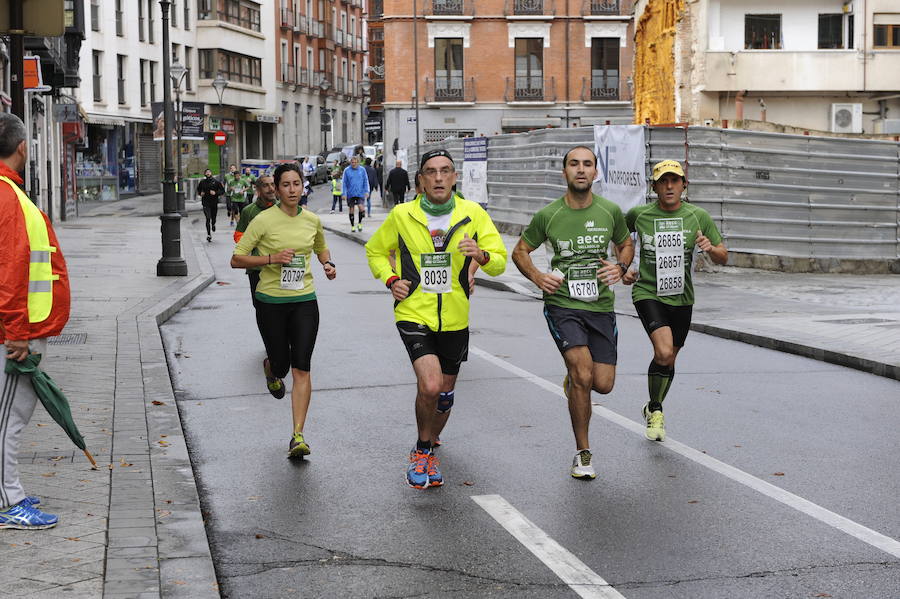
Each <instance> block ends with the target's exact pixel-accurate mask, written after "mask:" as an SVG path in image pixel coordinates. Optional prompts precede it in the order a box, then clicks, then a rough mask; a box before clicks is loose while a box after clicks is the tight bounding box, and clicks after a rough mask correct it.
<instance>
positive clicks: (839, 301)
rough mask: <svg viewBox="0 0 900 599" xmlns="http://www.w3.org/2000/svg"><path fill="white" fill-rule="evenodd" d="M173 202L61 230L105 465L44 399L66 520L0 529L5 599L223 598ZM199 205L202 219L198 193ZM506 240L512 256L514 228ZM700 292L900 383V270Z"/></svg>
mask: <svg viewBox="0 0 900 599" xmlns="http://www.w3.org/2000/svg"><path fill="white" fill-rule="evenodd" d="M326 195H327V193H326V191H325V189H324V187H317V193H316V194H314V196H313V202H312V205H311V209H312V210H314V211H316V212H317V213H318V214H320V216H321V217H322V220H323V223H324V225H325V227H326V228H327V229H328V230H329V231H330V233H331V234H336V235H340V236H342V237H347V238H352V239H354V240H355V241H357V242H359V243H363V242H364V240H366V239H368V238H369V236H370V235H371V234H372V232H373V231H374V230H375V229H376V228H377V226H378V225H379V224H380V223H381V222H383V220H384V218H385V216H386V212H385V211H384V210H382V209H380V208H379V207H378V206H376V209H375V214H374V215H373V216H372V217H371V218H366V220H365V221H364V227H365V230H364V231H363V232H362V233H350V223H349V220H348V218H347V213H346V212H344V213H339V214H330V212H329V211H328V209H327V208H328V207H329V206H326V201H325V197H324V196H326ZM328 202H330V199H328ZM377 204H379V205H380V202H377ZM161 206H162V199H161V197H160V196H159V195H156V196H143V197H136V198H130V199H127V200H122V201H119V202H114V203H103V204H95V205H90V206H84V207H81V209H80V215H81V216H80V217H79V218H78V219H75V220H72V221H68V222H66V223H62V224H60V225H58V226H57V227H56V229H57V233H58V235H59V237H60V243H61V245H62V249H63V252H64V254H65V256H66V259H67V262H68V265H69V273H70V277H71V282H72V294H73V298H72V299H73V302H72V319H71V320H70V322H69V325H68V327H67V328H66V330H65V331H64V333H63V335H61V336H60V337H58V338H56V339H54V341H53V342H52V344H51V345H50V346H49V351H48V353H49V355H48V358H47V362H46V365H47V370H48V372H49V373H50V374H51V376H53V377H54V379H55V380H56V381H57V382H58V383H60V385H61V386H62V387H63V389H64V391H65V392H66V394H67V395H68V396H69V398H70V399H71V400H72V405H73V414H74V417H75V421H76V422H77V423H78V425H79V428H80V429H81V432H82V433H83V434H84V436H85V439H86V441H87V444H88V447H89V449H90V450H91V451H92V452H93V453H94V455H95V456H96V458H97V461H98V463H99V464H100V466H101V467H100V469H99V470H91V469H90V465H89V464H88V463H87V460H86V459H85V458H84V457H83V456H82V455H81V452H80V451H79V450H77V449H75V448H74V447H73V446H72V445H71V443H70V442H69V440H68V438H67V437H66V436H65V434H64V433H63V432H62V431H61V430H60V429H59V428H58V427H57V425H56V424H55V423H53V422H52V420H51V419H50V417H49V416H48V415H47V413H46V411H45V410H43V408H40V407H39V408H37V409H36V411H35V416H34V418H33V419H32V421H31V424H30V425H29V426H28V428H27V429H26V430H25V432H24V434H23V441H22V449H23V451H22V454H21V455H20V470H21V474H22V478H23V481H24V483H25V485H26V487H27V491H28V492H29V493H30V494H36V495H38V496H40V497H41V498H42V499H43V502H44V503H43V507H44V508H46V510H47V511H48V512H50V513H53V514H58V515H59V516H60V524H59V525H58V526H57V527H56V528H54V529H50V530H47V531H42V532H33V531H17V530H3V531H0V535H2V542H0V576H2V578H3V580H4V584H3V585H2V591H0V593H2V594H3V595H5V596H6V595H8V596H15V597H44V598H48V599H58V598H59V597H60V596H61V595H65V596H66V597H77V598H85V599H87V598H90V599H99V598H100V597H109V598H115V597H148V598H158V597H176V598H180V597H184V598H190V599H195V598H200V599H202V598H205V597H218V589H217V587H216V578H215V572H214V570H213V564H212V559H211V556H210V550H209V545H208V541H207V537H206V531H205V529H204V525H203V516H202V514H201V511H200V505H199V500H198V495H197V488H196V483H195V481H194V476H193V470H192V468H191V464H190V460H189V458H188V453H187V447H186V445H185V440H184V434H183V431H182V429H181V421H180V419H179V416H178V411H177V408H176V406H175V398H174V395H173V391H172V385H171V382H170V379H169V374H168V369H167V365H166V361H165V355H164V352H163V347H162V341H161V338H160V334H159V328H158V326H159V324H160V323H162V322H164V321H165V320H166V319H167V318H168V317H169V316H171V314H173V313H175V312H176V311H177V310H178V309H179V308H180V307H182V306H183V305H185V304H186V303H187V302H189V301H190V299H191V298H193V296H194V295H196V294H197V293H199V292H200V291H201V290H202V289H203V288H205V287H206V286H207V285H208V284H210V283H211V282H212V281H213V280H214V276H213V269H212V267H211V265H210V264H209V262H208V260H207V258H206V253H205V251H204V249H203V245H204V243H205V242H204V241H203V240H202V239H201V238H199V237H197V236H194V235H193V234H192V231H193V229H192V227H191V226H190V225H189V224H188V223H187V222H185V221H182V228H181V231H182V238H183V240H184V243H183V252H184V259H185V261H186V262H187V264H188V272H189V276H187V277H184V278H162V277H157V276H156V263H157V260H158V259H159V257H160V255H161V243H160V230H159V219H158V218H157V217H156V216H157V215H158V214H159V213H160V212H161ZM323 206H325V209H324V210H323V209H322V207H323ZM187 209H188V211H189V212H190V213H191V216H192V217H195V216H196V212H197V211H199V210H200V206H199V202H196V201H189V202H188V205H187ZM223 212H224V211H223V210H221V209H220V213H219V215H220V218H219V222H220V223H221V224H223V228H226V227H227V219H225V220H224V223H223V219H222V214H223ZM225 233H226V232H225V231H220V234H222V235H224V234H225ZM504 241H505V243H506V245H507V248H509V249H510V250H511V249H512V247H513V246H514V245H515V242H516V238H515V237H511V236H504ZM360 251H362V248H360ZM538 251H539V252H541V251H542V250H538ZM543 259H545V258H543ZM541 260H542V258H541V257H536V261H537V262H538V263H539V264H541ZM478 283H479V284H483V285H486V286H488V285H490V286H494V287H498V288H501V289H505V290H510V291H514V292H516V293H520V294H523V295H530V296H533V297H536V298H537V297H539V295H538V293H537V290H536V288H535V287H534V286H533V285H532V284H531V283H530V282H529V281H527V280H525V279H524V278H523V277H521V276H520V275H519V274H518V271H516V269H515V266H513V265H512V264H511V263H510V264H509V266H508V268H507V272H506V274H504V275H503V276H501V277H498V278H497V279H490V278H489V277H484V276H483V275H480V276H479V277H478ZM372 284H373V285H376V284H377V283H376V282H375V281H374V280H373V281H372ZM696 286H697V297H698V304H697V305H696V306H695V310H694V329H695V330H699V331H704V332H708V333H711V334H714V335H719V336H723V337H727V338H734V339H738V340H741V341H746V342H749V343H755V344H757V345H763V346H766V347H772V348H775V349H781V350H784V351H791V352H794V353H800V354H802V355H807V356H811V357H814V358H817V359H820V360H826V361H829V362H834V363H838V364H843V365H846V366H851V367H854V368H860V369H862V370H867V371H870V372H876V373H878V374H882V375H884V376H891V377H893V378H900V306H898V302H897V299H896V298H897V297H900V277H897V276H893V277H890V276H885V277H874V276H852V275H798V274H784V273H775V272H767V271H752V270H745V269H734V268H727V267H726V268H720V269H716V272H710V273H699V274H698V275H697V283H696ZM616 293H617V296H618V297H617V302H616V305H617V307H618V310H619V311H620V313H621V314H625V315H633V310H632V307H631V302H630V297H629V290H628V289H627V288H624V287H623V286H621V285H617V286H616Z"/></svg>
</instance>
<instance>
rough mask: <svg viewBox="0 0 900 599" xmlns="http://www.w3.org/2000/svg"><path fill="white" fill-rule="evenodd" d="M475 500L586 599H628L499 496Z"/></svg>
mask: <svg viewBox="0 0 900 599" xmlns="http://www.w3.org/2000/svg"><path fill="white" fill-rule="evenodd" d="M472 500H473V501H475V503H477V504H478V505H480V506H481V507H482V508H484V511H486V512H487V513H488V514H490V515H491V517H492V518H494V520H496V521H497V522H499V523H500V525H501V526H502V527H503V528H505V529H506V530H507V532H509V534H511V535H512V536H513V537H515V538H516V540H517V541H519V542H520V543H522V544H523V545H525V548H526V549H528V551H530V552H531V553H533V554H534V555H535V556H536V557H537V558H538V559H539V560H541V561H542V562H543V563H544V565H545V566H547V567H548V568H550V569H551V570H553V573H554V574H556V575H557V576H559V578H560V580H562V581H563V582H564V583H566V584H567V585H569V588H571V589H572V590H573V591H575V592H576V593H577V594H578V596H579V597H584V598H585V599H625V597H624V596H623V595H622V594H620V593H619V592H618V591H616V590H615V589H614V588H612V587H611V586H609V583H608V582H606V581H605V580H603V578H602V577H600V576H599V575H597V574H596V573H595V572H594V571H593V570H591V569H590V568H588V567H587V566H586V565H584V562H582V561H581V560H580V559H578V558H577V557H575V556H574V555H573V554H571V553H569V552H568V551H567V550H566V549H565V548H564V547H563V546H562V545H560V544H559V543H557V542H556V541H554V540H553V539H551V538H550V537H549V536H547V533H545V532H544V531H543V530H541V529H540V528H538V527H537V526H535V525H534V524H533V523H532V522H531V521H530V520H529V519H528V518H526V517H525V516H523V515H522V514H521V513H520V512H519V511H518V510H516V508H514V507H513V506H511V505H510V504H509V502H507V501H506V500H505V499H503V498H502V497H501V496H499V495H473V496H472Z"/></svg>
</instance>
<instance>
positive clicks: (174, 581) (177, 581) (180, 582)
mask: <svg viewBox="0 0 900 599" xmlns="http://www.w3.org/2000/svg"><path fill="white" fill-rule="evenodd" d="M172 582H173V583H174V584H187V583H186V582H185V581H183V580H173V581H172Z"/></svg>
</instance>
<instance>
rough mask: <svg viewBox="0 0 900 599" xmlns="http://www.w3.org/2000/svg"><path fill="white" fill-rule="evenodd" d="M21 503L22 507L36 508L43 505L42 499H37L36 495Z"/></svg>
mask: <svg viewBox="0 0 900 599" xmlns="http://www.w3.org/2000/svg"><path fill="white" fill-rule="evenodd" d="M19 503H21V504H22V505H30V506H32V507H34V506H36V505H41V498H40V497H36V496H35V495H29V496H27V497H26V498H25V499H23V500H22V501H20V502H19Z"/></svg>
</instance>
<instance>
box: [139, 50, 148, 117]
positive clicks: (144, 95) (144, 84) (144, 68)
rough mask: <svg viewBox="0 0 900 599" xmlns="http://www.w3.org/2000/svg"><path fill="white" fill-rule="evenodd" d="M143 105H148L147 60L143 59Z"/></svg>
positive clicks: (141, 63) (141, 62)
mask: <svg viewBox="0 0 900 599" xmlns="http://www.w3.org/2000/svg"><path fill="white" fill-rule="evenodd" d="M140 65H141V106H146V105H147V61H146V60H144V59H141V61H140Z"/></svg>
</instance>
